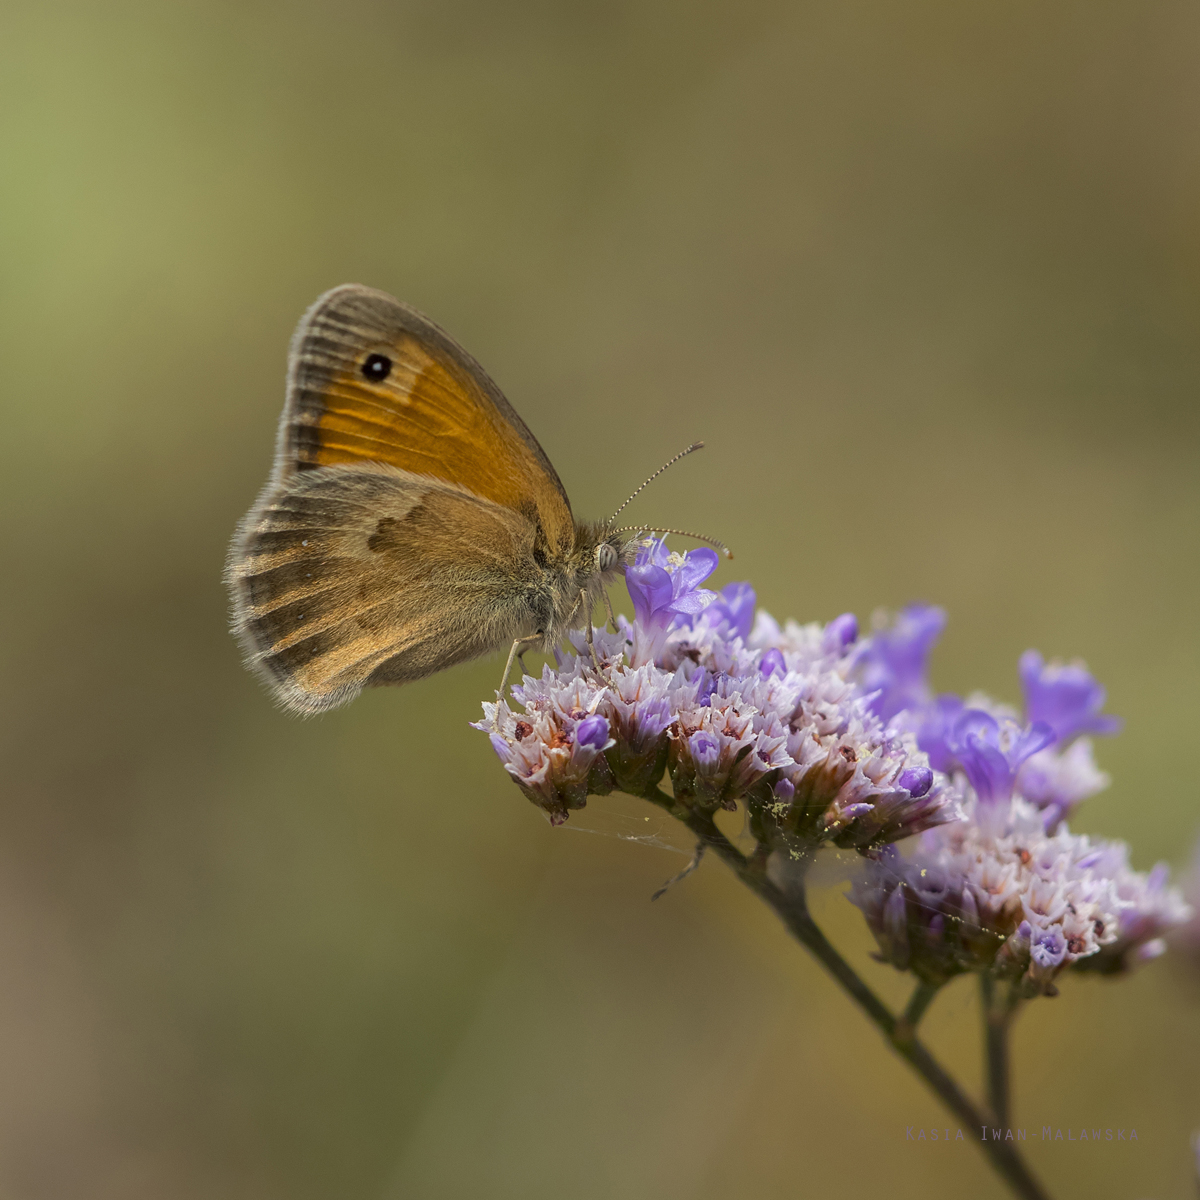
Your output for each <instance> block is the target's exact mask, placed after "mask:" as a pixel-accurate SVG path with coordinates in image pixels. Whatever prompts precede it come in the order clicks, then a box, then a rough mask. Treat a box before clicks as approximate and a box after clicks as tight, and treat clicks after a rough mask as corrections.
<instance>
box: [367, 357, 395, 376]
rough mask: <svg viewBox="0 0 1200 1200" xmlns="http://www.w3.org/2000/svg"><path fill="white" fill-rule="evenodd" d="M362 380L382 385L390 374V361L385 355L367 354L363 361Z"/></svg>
mask: <svg viewBox="0 0 1200 1200" xmlns="http://www.w3.org/2000/svg"><path fill="white" fill-rule="evenodd" d="M362 373H363V378H364V379H369V380H371V382H372V383H382V382H383V381H384V380H385V379H386V378H387V377H388V376H389V375H390V374H391V373H392V360H391V359H390V358H388V356H387V355H386V354H368V355H367V357H366V358H365V359H364V360H363V365H362Z"/></svg>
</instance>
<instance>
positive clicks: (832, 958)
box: [646, 787, 1049, 1200]
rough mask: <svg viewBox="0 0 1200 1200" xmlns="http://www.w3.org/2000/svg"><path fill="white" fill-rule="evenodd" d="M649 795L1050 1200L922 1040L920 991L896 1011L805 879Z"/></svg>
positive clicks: (1025, 1183) (1026, 1184)
mask: <svg viewBox="0 0 1200 1200" xmlns="http://www.w3.org/2000/svg"><path fill="white" fill-rule="evenodd" d="M646 799H648V800H650V801H651V802H652V803H654V804H657V805H658V806H659V807H660V808H663V809H665V810H666V811H667V812H669V813H671V815H672V816H674V817H676V818H678V819H679V820H680V821H682V822H683V823H684V824H685V825H686V826H687V827H688V828H689V829H690V830H691V831H692V832H693V833H694V834H695V835H696V837H698V838H699V839H700V840H701V841H702V842H703V843H704V844H705V845H706V846H707V847H708V848H709V849H710V850H711V851H712V852H713V853H714V854H716V855H717V856H718V857H719V858H721V859H722V860H723V861H724V862H725V863H726V864H727V865H728V866H729V867H730V868H731V869H732V870H733V872H734V874H736V875H737V876H738V878H739V879H740V880H741V881H742V882H743V883H744V884H745V885H746V886H747V887H748V888H750V890H751V891H753V892H754V893H756V894H757V895H758V896H759V898H760V899H762V900H763V901H764V902H765V903H766V904H768V905H769V906H770V907H771V908H772V909H773V910H774V911H775V914H776V915H777V916H778V917H779V918H780V919H781V920H782V921H783V923H784V925H786V926H787V929H788V932H789V933H791V935H792V936H793V937H794V938H795V939H796V940H797V941H798V942H799V943H800V944H801V945H802V946H804V947H805V949H807V950H808V951H809V952H810V953H812V954H813V955H814V956H815V957H816V958H817V959H818V960H819V961H820V963H821V965H822V966H823V967H824V968H825V969H826V970H827V971H828V972H829V973H830V974H831V975H832V976H833V977H834V979H835V980H836V981H837V982H838V984H839V985H840V986H841V988H842V989H843V991H845V992H846V993H847V995H849V996H850V998H851V999H852V1000H854V1002H855V1003H856V1004H857V1005H858V1006H859V1008H861V1009H862V1010H863V1012H864V1013H866V1015H867V1016H868V1017H869V1018H870V1019H871V1020H872V1021H873V1022H874V1023H875V1025H876V1026H877V1027H878V1029H879V1031H880V1032H881V1033H882V1034H883V1036H884V1037H885V1038H886V1039H887V1040H888V1042H889V1043H890V1044H891V1046H892V1048H893V1049H894V1050H895V1051H896V1053H897V1054H899V1055H900V1056H901V1058H903V1059H904V1060H905V1061H906V1062H907V1063H908V1064H909V1066H911V1067H912V1069H913V1070H914V1071H916V1072H917V1074H918V1075H920V1076H921V1078H922V1079H924V1080H925V1082H926V1083H927V1084H928V1085H929V1087H930V1088H932V1089H933V1091H934V1092H935V1093H936V1094H937V1096H938V1098H939V1099H940V1100H941V1101H942V1103H943V1104H945V1106H946V1107H947V1108H948V1109H949V1110H950V1111H951V1112H952V1113H954V1115H955V1116H956V1117H958V1118H959V1119H960V1120H961V1121H962V1122H963V1123H964V1125H965V1126H966V1127H967V1128H968V1129H969V1130H979V1131H980V1134H981V1139H982V1145H983V1152H984V1154H986V1155H987V1157H988V1159H989V1161H990V1162H991V1164H992V1167H993V1168H994V1169H995V1170H996V1172H997V1173H998V1174H999V1175H1000V1176H1001V1177H1002V1178H1003V1179H1004V1180H1005V1181H1006V1182H1007V1183H1008V1185H1009V1187H1010V1188H1011V1189H1012V1191H1013V1194H1014V1195H1016V1196H1019V1197H1021V1198H1022V1200H1049V1197H1048V1196H1047V1193H1046V1192H1045V1191H1044V1190H1043V1189H1042V1185H1041V1184H1040V1183H1039V1182H1038V1181H1037V1179H1035V1178H1034V1176H1033V1174H1032V1173H1031V1172H1030V1170H1029V1168H1028V1166H1026V1164H1025V1161H1024V1159H1022V1158H1021V1156H1020V1155H1019V1154H1018V1153H1017V1151H1016V1149H1015V1148H1014V1147H1013V1145H1012V1143H1011V1142H1008V1143H1006V1142H1004V1141H1000V1140H994V1139H993V1138H992V1137H990V1136H989V1134H990V1132H991V1127H992V1124H993V1123H992V1121H991V1116H992V1114H991V1113H989V1112H985V1111H984V1110H982V1109H980V1108H978V1107H977V1106H976V1105H975V1104H974V1103H973V1102H972V1101H971V1099H970V1098H969V1097H968V1096H967V1095H966V1093H965V1092H963V1090H962V1089H961V1088H960V1087H959V1086H958V1084H957V1083H956V1082H955V1080H954V1079H953V1078H952V1077H951V1076H950V1075H949V1074H948V1073H947V1072H946V1070H945V1069H944V1068H943V1067H942V1066H941V1064H940V1063H938V1061H937V1060H936V1059H935V1058H934V1057H933V1055H932V1054H930V1052H929V1051H928V1050H927V1049H926V1048H925V1046H924V1045H923V1044H922V1043H921V1042H920V1041H919V1040H918V1038H917V1036H916V1022H915V1021H914V1020H912V1019H911V1018H910V1016H909V1014H910V1013H911V1012H912V1010H913V1009H914V1007H917V999H918V996H917V995H916V994H914V996H913V999H912V1001H910V1003H909V1009H908V1012H906V1014H905V1017H903V1018H898V1017H896V1016H895V1015H894V1014H893V1013H892V1011H891V1009H889V1008H888V1007H887V1005H886V1004H884V1003H883V1001H882V1000H880V999H879V997H878V996H876V995H875V993H874V992H873V991H872V990H871V989H870V988H869V987H868V986H867V984H866V983H864V982H863V980H862V979H860V978H859V976H858V974H857V973H856V972H855V970H854V968H853V967H851V966H850V964H849V963H848V962H846V960H845V959H844V958H843V957H842V956H841V954H839V953H838V951H837V948H836V947H835V946H834V945H833V943H832V942H830V941H829V939H828V938H827V937H826V936H825V934H824V933H822V932H821V930H820V928H819V927H818V926H817V924H816V922H815V921H814V920H813V919H812V916H811V915H810V914H809V911H808V902H807V898H806V895H805V891H804V887H803V884H800V885H798V886H796V887H794V888H791V887H789V888H788V889H787V890H786V891H784V890H783V889H782V888H780V887H779V886H778V885H776V884H775V883H773V882H772V881H771V880H770V879H769V878H768V877H767V872H766V869H765V861H764V860H763V859H762V858H761V856H751V857H747V856H746V855H744V854H743V853H742V852H741V851H740V850H739V849H738V848H737V847H736V846H734V845H733V843H732V842H730V841H729V839H728V838H727V837H726V836H725V835H724V834H723V833H722V832H721V831H720V829H718V828H717V826H716V823H715V822H714V821H713V819H712V817H711V816H710V815H709V814H707V813H702V812H697V811H696V810H694V809H691V808H688V807H686V806H685V805H683V804H679V803H677V802H676V801H675V799H674V798H673V797H672V796H669V795H667V793H666V792H664V791H662V790H661V789H660V788H657V787H655V788H652V789H651V790H650V791H649V792H648V793H647V794H646ZM918 993H920V988H918ZM930 999H932V994H930V996H929V997H928V998H925V997H924V996H922V999H921V1003H920V1005H919V1009H918V1011H917V1013H916V1016H917V1018H918V1019H919V1017H920V1015H921V1012H923V1011H924V1008H925V1006H927V1005H928V1003H929V1000H930ZM1006 1107H1007V1106H1006ZM1001 1137H1003V1134H1001Z"/></svg>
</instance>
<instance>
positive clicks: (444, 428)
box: [277, 285, 574, 551]
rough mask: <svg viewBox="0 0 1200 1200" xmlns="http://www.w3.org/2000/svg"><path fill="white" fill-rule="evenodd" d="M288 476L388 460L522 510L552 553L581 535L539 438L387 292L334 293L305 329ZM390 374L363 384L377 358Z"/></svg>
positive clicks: (477, 372) (353, 289)
mask: <svg viewBox="0 0 1200 1200" xmlns="http://www.w3.org/2000/svg"><path fill="white" fill-rule="evenodd" d="M292 353H293V362H292V371H291V376H290V387H289V396H288V404H287V407H286V408H285V410H284V418H283V419H284V425H285V431H286V432H285V437H284V438H283V440H282V444H281V453H282V456H283V460H282V461H281V462H280V463H279V464H278V468H277V469H278V470H279V472H280V474H281V475H282V476H287V475H289V474H290V473H291V472H292V471H294V470H304V469H306V468H308V469H311V468H313V467H324V466H334V465H339V464H355V463H363V462H376V463H387V464H388V465H390V466H394V467H399V468H400V469H401V470H404V471H410V472H412V473H413V474H415V475H423V476H429V477H432V478H435V479H441V480H444V481H445V482H447V483H453V484H458V485H459V486H461V487H464V488H467V489H468V490H470V491H471V492H473V493H474V494H475V495H477V496H481V497H483V498H485V499H487V500H491V501H493V502H495V503H497V504H501V505H503V506H505V507H506V508H511V509H515V510H517V511H520V512H524V513H525V514H526V515H527V516H528V517H529V518H530V519H531V520H536V521H537V523H538V524H539V525H540V526H541V528H542V530H543V532H544V536H545V540H546V543H547V545H548V547H549V548H556V549H558V548H561V549H562V550H564V551H565V549H566V548H567V547H569V546H570V545H571V543H572V540H573V537H574V519H573V518H572V516H571V509H570V504H569V503H568V501H567V497H566V493H565V491H564V490H563V487H562V484H561V483H560V482H559V479H558V476H557V474H556V473H555V471H554V468H553V467H552V466H551V465H550V462H549V460H548V459H547V458H546V455H545V453H544V451H543V450H542V448H541V447H540V446H539V445H538V443H537V441H536V439H535V438H534V437H533V435H532V434H531V433H530V432H529V430H528V429H527V428H526V426H525V425H524V423H523V422H522V421H521V419H520V417H519V416H517V414H516V412H515V411H514V410H513V409H512V407H511V405H509V404H508V402H507V401H506V400H505V399H504V397H503V395H502V394H501V393H500V390H499V389H498V388H497V387H496V385H495V384H494V383H493V382H492V381H491V380H490V379H489V378H488V377H487V375H486V374H485V373H484V371H483V369H482V368H481V367H479V365H478V364H477V363H476V362H475V361H474V360H473V359H472V358H471V357H470V356H469V355H468V354H467V353H466V352H465V351H464V350H462V348H461V347H459V346H458V345H457V343H455V342H453V341H452V340H451V339H450V338H449V337H448V336H447V335H446V334H445V333H443V332H442V331H441V330H440V329H438V328H437V326H435V325H434V324H433V323H432V322H430V321H428V320H427V319H426V318H424V317H422V316H421V315H420V314H419V313H416V312H415V311H414V310H412V309H410V308H408V307H407V306H405V305H402V304H400V303H399V301H397V300H394V299H392V297H390V296H387V295H385V294H384V293H382V292H375V291H372V290H371V289H368V288H361V287H358V286H356V285H347V286H346V287H343V288H336V289H335V290H334V291H333V292H330V293H327V294H326V295H325V296H324V297H322V298H321V300H319V301H318V302H317V304H316V305H314V306H313V308H312V310H310V312H309V313H308V314H307V315H306V317H305V318H304V320H303V321H302V322H301V324H300V328H299V329H298V330H297V334H296V338H295V340H294V342H293V351H292ZM373 353H376V354H382V355H386V356H387V358H388V359H390V360H391V370H390V372H389V374H388V375H387V377H386V378H384V379H382V380H379V381H375V380H372V379H368V378H365V377H364V375H363V371H362V366H363V363H364V361H365V360H366V358H367V356H369V355H370V354H373Z"/></svg>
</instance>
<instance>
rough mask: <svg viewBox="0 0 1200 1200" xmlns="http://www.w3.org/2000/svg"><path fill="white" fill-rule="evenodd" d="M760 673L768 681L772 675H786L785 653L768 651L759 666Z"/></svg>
mask: <svg viewBox="0 0 1200 1200" xmlns="http://www.w3.org/2000/svg"><path fill="white" fill-rule="evenodd" d="M758 670H759V673H760V674H761V675H762V676H763V677H764V678H766V679H770V678H771V676H772V675H786V674H787V663H785V662H784V661H783V653H782V652H781V651H779V650H768V651H767V652H766V654H764V655H763V656H762V661H761V662H760V663H759V664H758Z"/></svg>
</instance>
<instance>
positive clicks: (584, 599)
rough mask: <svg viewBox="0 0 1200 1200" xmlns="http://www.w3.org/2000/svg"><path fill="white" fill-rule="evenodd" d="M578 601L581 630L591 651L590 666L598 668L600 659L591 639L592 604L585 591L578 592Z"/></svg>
mask: <svg viewBox="0 0 1200 1200" xmlns="http://www.w3.org/2000/svg"><path fill="white" fill-rule="evenodd" d="M579 603H580V604H581V605H583V632H584V637H586V638H587V644H588V649H589V650H590V651H591V652H592V666H594V667H595V668H596V670H597V671H599V670H600V660H599V659H598V658H597V657H596V643H595V642H593V641H592V605H591V602H590V601H589V600H588V594H587V592H586V591H581V592H580V593H579Z"/></svg>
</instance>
